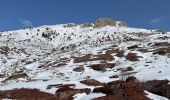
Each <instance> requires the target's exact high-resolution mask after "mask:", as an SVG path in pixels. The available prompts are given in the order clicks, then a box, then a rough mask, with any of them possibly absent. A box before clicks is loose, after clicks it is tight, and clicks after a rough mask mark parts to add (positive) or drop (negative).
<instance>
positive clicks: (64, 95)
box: [55, 87, 91, 100]
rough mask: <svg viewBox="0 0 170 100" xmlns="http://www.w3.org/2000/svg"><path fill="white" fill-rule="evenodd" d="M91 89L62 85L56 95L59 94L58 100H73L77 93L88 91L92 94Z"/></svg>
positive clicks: (87, 92)
mask: <svg viewBox="0 0 170 100" xmlns="http://www.w3.org/2000/svg"><path fill="white" fill-rule="evenodd" d="M90 92H91V89H88V88H85V89H73V88H69V87H62V88H59V89H58V90H57V91H56V93H55V95H56V96H57V98H58V100H73V99H74V98H73V96H74V95H75V94H77V93H86V94H90Z"/></svg>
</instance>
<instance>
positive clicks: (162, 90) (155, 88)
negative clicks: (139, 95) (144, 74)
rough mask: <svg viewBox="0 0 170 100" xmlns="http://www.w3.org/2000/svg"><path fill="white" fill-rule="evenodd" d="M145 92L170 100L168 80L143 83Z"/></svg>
mask: <svg viewBox="0 0 170 100" xmlns="http://www.w3.org/2000/svg"><path fill="white" fill-rule="evenodd" d="M143 87H144V89H145V90H147V91H149V92H151V93H154V94H157V95H160V96H164V97H167V98H169V99H170V84H169V81H168V80H151V81H147V82H145V83H143Z"/></svg>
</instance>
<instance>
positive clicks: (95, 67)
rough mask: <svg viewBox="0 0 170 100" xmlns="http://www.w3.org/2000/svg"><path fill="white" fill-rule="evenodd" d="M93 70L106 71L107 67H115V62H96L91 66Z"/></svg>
mask: <svg viewBox="0 0 170 100" xmlns="http://www.w3.org/2000/svg"><path fill="white" fill-rule="evenodd" d="M90 67H91V68H92V69H93V70H97V71H106V68H114V67H115V63H104V64H94V65H91V66H90Z"/></svg>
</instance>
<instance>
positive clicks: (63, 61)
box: [0, 19, 170, 100]
mask: <svg viewBox="0 0 170 100" xmlns="http://www.w3.org/2000/svg"><path fill="white" fill-rule="evenodd" d="M104 20H106V21H104V22H103V21H101V19H99V20H98V21H96V23H94V24H91V23H90V24H88V25H87V24H84V25H75V24H61V25H53V26H48V25H46V26H41V27H37V28H30V29H21V30H16V31H7V32H0V82H1V83H0V90H2V94H3V92H5V94H8V93H9V94H10V93H12V92H8V91H7V92H6V91H5V90H12V89H14V88H18V89H21V88H29V89H34V88H35V89H40V91H44V92H47V93H50V94H55V95H57V93H60V92H61V91H62V89H65V88H66V90H69V89H70V90H71V91H74V92H73V93H72V92H68V91H67V92H68V94H72V95H69V96H68V97H69V99H73V98H75V99H77V100H79V99H80V100H83V99H84V100H87V98H88V99H94V98H97V97H102V96H105V97H107V96H108V94H107V93H103V92H99V93H98V92H97V93H95V92H92V91H93V90H95V88H97V87H101V86H105V85H106V86H107V85H108V84H106V83H108V82H112V81H113V82H114V81H115V82H116V81H118V80H122V81H125V80H126V79H128V77H131V76H135V77H136V78H137V80H138V81H140V82H147V81H149V80H154V79H155V80H164V79H167V80H170V74H169V71H170V68H169V67H170V66H169V65H170V33H165V32H161V31H159V30H147V29H138V28H130V27H127V25H125V24H120V23H121V22H120V21H114V24H113V23H111V22H110V19H109V21H107V20H108V19H104ZM111 21H112V20H111ZM100 23H102V24H101V25H100ZM103 23H104V24H103ZM96 25H97V26H96ZM88 79H90V80H88ZM85 80H86V81H85ZM84 81H85V82H84ZM62 84H63V85H62ZM65 84H66V86H65ZM68 84H69V86H68ZM89 84H90V85H89ZM104 84H105V85H104ZM110 84H112V83H110ZM120 84H122V85H123V86H124V85H125V84H131V83H124V82H123V83H120ZM132 84H136V83H133V82H132ZM125 86H126V85H125ZM137 86H138V84H137ZM70 87H71V88H74V89H80V90H72V89H71V88H70ZM85 88H87V89H86V90H83V89H85ZM127 88H130V87H127ZM141 88H142V87H141ZM60 89H61V90H60ZM81 89H82V90H81ZM88 89H90V90H91V92H89V90H88ZM139 89H140V88H139ZM56 90H57V91H58V92H56ZM132 90H133V88H132ZM146 90H147V88H146ZM22 91H26V90H22ZM28 91H29V90H28ZM59 91H60V92H59ZM133 91H134V90H133ZM148 91H149V90H148ZM168 91H169V90H168ZM55 92H56V93H55ZM143 92H145V93H147V94H148V95H146V96H145V95H144V96H145V97H147V98H154V99H155V100H156V99H157V100H160V99H161V100H162V99H166V98H163V97H160V96H157V95H154V94H151V93H149V92H147V91H143ZM62 93H63V92H62ZM66 94H67V93H66ZM87 94H88V95H87ZM139 94H140V93H139ZM58 95H59V94H58ZM60 95H61V96H60V98H62V95H63V94H60ZM129 95H134V94H129ZM158 95H159V93H158ZM162 96H165V95H162ZM0 97H1V95H0ZM4 97H5V98H11V97H12V96H11V97H9V96H2V98H4ZM66 97H67V96H66ZM70 97H71V98H70ZM166 97H168V96H166ZM55 98H56V97H55V96H54V98H53V99H55ZM111 98H113V96H111ZM67 99H68V98H67ZM98 99H99V100H100V98H98ZM144 99H146V98H144ZM144 99H141V100H144ZM28 100H29V99H28ZM106 100H107V99H106Z"/></svg>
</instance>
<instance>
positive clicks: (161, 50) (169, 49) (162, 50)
mask: <svg viewBox="0 0 170 100" xmlns="http://www.w3.org/2000/svg"><path fill="white" fill-rule="evenodd" d="M167 53H170V47H163V48H158V49H156V50H154V51H153V54H158V55H164V54H167Z"/></svg>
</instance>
